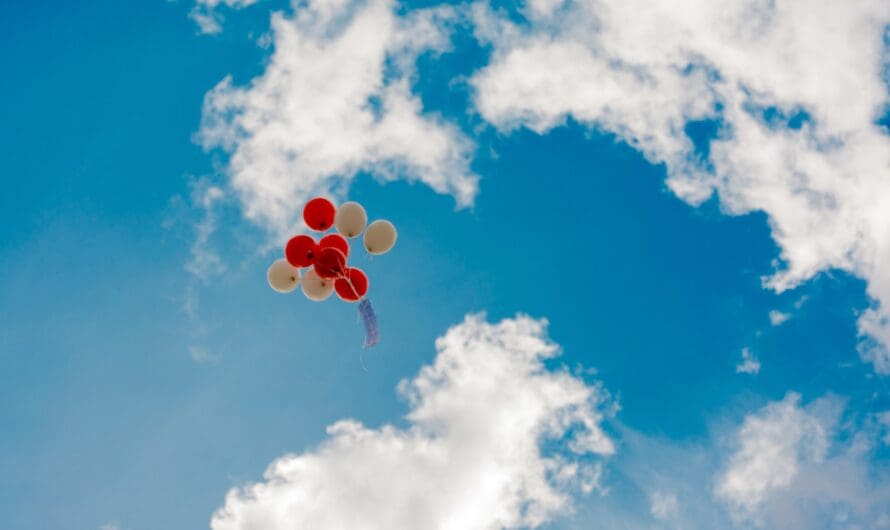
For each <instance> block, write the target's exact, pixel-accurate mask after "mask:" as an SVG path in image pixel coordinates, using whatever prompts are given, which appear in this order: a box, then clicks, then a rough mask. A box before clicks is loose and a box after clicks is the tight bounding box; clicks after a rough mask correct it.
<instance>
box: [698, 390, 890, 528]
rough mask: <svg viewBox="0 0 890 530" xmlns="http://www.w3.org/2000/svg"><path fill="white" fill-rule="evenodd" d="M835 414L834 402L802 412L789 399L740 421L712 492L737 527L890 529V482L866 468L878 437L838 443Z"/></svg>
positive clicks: (850, 435) (856, 436)
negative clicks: (723, 505) (889, 508)
mask: <svg viewBox="0 0 890 530" xmlns="http://www.w3.org/2000/svg"><path fill="white" fill-rule="evenodd" d="M841 412H842V406H841V403H840V402H839V400H837V399H836V398H832V397H826V398H823V399H820V400H816V401H814V402H813V403H810V404H809V405H808V406H806V407H804V406H802V405H801V400H800V395H798V394H796V393H793V392H792V393H789V394H788V395H787V396H786V397H785V399H783V400H781V401H776V402H773V403H770V404H768V405H766V406H764V407H763V408H762V409H760V410H759V411H756V412H754V413H752V414H750V415H748V416H747V417H746V418H745V420H744V422H743V423H742V425H741V427H740V428H739V430H738V432H737V433H736V435H735V437H734V442H733V445H734V450H733V452H732V454H731V456H730V457H729V459H728V461H727V465H726V468H725V469H724V470H723V471H722V472H721V473H720V474H719V475H718V478H717V482H716V486H715V494H716V495H717V497H718V498H720V499H722V500H723V501H724V502H725V503H726V504H727V506H728V507H729V509H730V514H731V516H732V519H733V521H734V522H735V523H736V524H738V525H741V526H745V525H754V526H759V527H765V528H795V529H797V528H799V529H806V528H816V527H825V525H826V524H835V526H831V527H832V528H834V527H838V528H882V527H886V525H888V524H890V510H888V506H890V481H888V476H887V474H886V470H883V469H882V468H881V467H879V466H874V467H873V466H871V465H870V463H869V453H870V451H871V450H872V449H873V448H874V444H875V442H876V433H874V432H869V431H867V430H858V431H853V432H847V433H845V434H846V435H845V436H843V437H841V436H837V434H838V433H837V430H838V429H839V428H840V425H839V422H838V420H839V417H840V414H841ZM832 521H833V522H834V523H830V522H832Z"/></svg>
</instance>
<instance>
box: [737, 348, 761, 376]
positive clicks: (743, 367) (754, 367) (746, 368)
mask: <svg viewBox="0 0 890 530" xmlns="http://www.w3.org/2000/svg"><path fill="white" fill-rule="evenodd" d="M735 371H736V373H737V374H751V375H757V374H758V373H760V359H758V358H757V357H756V356H755V355H754V354H753V353H751V350H749V349H748V348H742V362H740V363H739V364H737V365H736V367H735Z"/></svg>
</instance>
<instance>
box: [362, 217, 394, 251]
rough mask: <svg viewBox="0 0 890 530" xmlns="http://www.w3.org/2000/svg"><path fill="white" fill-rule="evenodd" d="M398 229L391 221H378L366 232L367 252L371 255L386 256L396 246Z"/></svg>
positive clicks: (369, 226) (370, 225)
mask: <svg viewBox="0 0 890 530" xmlns="http://www.w3.org/2000/svg"><path fill="white" fill-rule="evenodd" d="M397 237H398V236H397V234H396V227H395V226H393V224H392V223H390V222H389V221H384V220H377V221H374V222H373V223H371V224H369V225H368V228H367V230H365V239H364V241H365V250H367V251H368V253H369V254H374V255H375V256H376V255H380V254H386V253H387V252H389V251H390V249H392V247H393V245H395V244H396V238H397Z"/></svg>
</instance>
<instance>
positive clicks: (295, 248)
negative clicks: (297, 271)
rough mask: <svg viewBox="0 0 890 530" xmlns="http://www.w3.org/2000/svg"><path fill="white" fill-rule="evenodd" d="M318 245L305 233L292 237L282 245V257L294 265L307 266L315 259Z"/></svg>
mask: <svg viewBox="0 0 890 530" xmlns="http://www.w3.org/2000/svg"><path fill="white" fill-rule="evenodd" d="M317 252H318V245H316V244H315V240H314V239H312V238H311V237H310V236H307V235H299V236H295V237H292V238H291V239H290V241H288V242H287V246H286V247H284V257H285V258H287V262H288V263H290V264H291V265H293V266H294V267H308V266H309V265H312V263H313V262H314V261H315V255H316V254H317Z"/></svg>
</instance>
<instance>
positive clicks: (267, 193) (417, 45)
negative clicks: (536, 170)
mask: <svg viewBox="0 0 890 530" xmlns="http://www.w3.org/2000/svg"><path fill="white" fill-rule="evenodd" d="M395 8H396V5H395V3H394V2H392V1H391V0H366V1H345V0H343V1H341V0H313V1H310V2H308V3H300V4H299V5H297V6H295V13H294V15H293V16H292V17H287V16H285V15H283V14H281V13H276V14H274V15H273V16H272V33H273V35H274V53H273V54H272V56H271V57H270V58H269V62H268V65H267V66H266V69H265V72H264V73H263V74H262V75H261V76H259V77H257V78H255V79H253V80H252V81H251V82H250V83H249V84H248V86H246V87H237V86H234V84H233V82H232V80H231V78H226V79H224V80H223V81H222V82H220V83H219V84H218V85H217V86H216V87H215V88H214V89H213V90H211V91H210V92H209V93H208V94H207V96H206V97H205V101H204V110H203V117H202V123H201V129H200V133H199V135H198V137H199V139H200V141H201V143H202V144H203V145H204V147H205V148H207V149H212V148H221V149H223V150H225V151H227V152H229V153H230V158H229V162H228V169H227V171H228V173H229V176H230V178H231V184H232V186H233V188H234V189H235V191H236V192H237V194H238V196H239V197H240V199H241V202H242V204H243V207H244V210H245V215H246V216H247V218H248V219H250V220H252V221H254V222H257V223H258V224H260V225H263V226H265V227H267V228H270V229H272V230H273V231H279V232H281V231H284V230H287V229H289V228H291V227H292V226H293V225H294V223H295V218H296V217H297V216H298V215H299V205H300V204H301V203H302V202H303V201H304V200H305V199H306V198H308V197H310V196H312V195H317V194H324V195H330V194H333V195H339V194H343V193H344V192H345V190H346V189H347V188H348V184H349V182H350V181H351V179H352V178H354V177H355V176H356V174H358V173H360V172H369V173H372V174H373V175H375V176H376V177H378V178H380V179H383V180H394V179H398V178H405V179H409V180H415V181H420V182H423V183H425V184H427V185H429V186H430V187H431V188H433V189H434V190H435V191H437V192H440V193H449V194H452V195H453V196H454V197H455V199H456V200H457V203H458V205H461V206H465V205H469V204H470V203H471V202H472V200H473V198H474V196H475V194H476V190H477V177H476V175H474V174H473V173H472V172H471V171H470V170H469V161H470V157H471V152H472V150H473V149H474V146H473V145H472V143H471V142H470V141H469V140H468V139H467V138H465V137H464V136H463V135H462V133H461V132H460V131H459V130H458V129H457V128H456V127H454V126H452V125H450V124H448V123H446V122H444V121H443V120H442V119H440V118H439V117H437V116H434V115H432V114H428V113H424V111H423V108H422V105H421V102H420V100H419V99H418V98H417V97H416V96H415V95H414V94H413V93H412V88H411V85H412V78H413V76H414V70H415V62H416V59H417V57H418V55H420V54H421V53H426V52H433V53H438V52H442V51H444V50H446V49H448V48H449V46H450V45H451V42H450V35H449V33H448V31H447V26H448V25H449V23H450V22H449V21H450V20H451V19H452V18H453V17H454V16H455V12H454V11H453V10H452V9H451V8H448V7H439V8H431V9H417V10H413V11H410V12H409V13H408V14H407V15H404V16H399V15H397V14H396V13H395V11H394V10H395Z"/></svg>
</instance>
